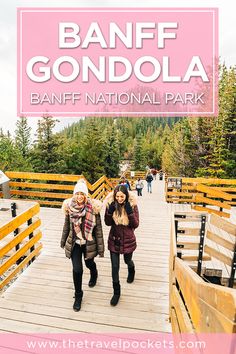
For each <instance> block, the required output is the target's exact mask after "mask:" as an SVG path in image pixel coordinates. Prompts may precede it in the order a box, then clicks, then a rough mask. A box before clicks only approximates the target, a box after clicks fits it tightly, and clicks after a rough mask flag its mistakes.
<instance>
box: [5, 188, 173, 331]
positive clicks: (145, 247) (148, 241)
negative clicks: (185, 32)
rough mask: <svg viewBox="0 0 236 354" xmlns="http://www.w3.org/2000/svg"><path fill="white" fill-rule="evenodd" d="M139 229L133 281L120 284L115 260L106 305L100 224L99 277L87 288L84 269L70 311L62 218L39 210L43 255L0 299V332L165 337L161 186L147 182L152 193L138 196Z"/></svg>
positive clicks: (166, 219) (107, 275)
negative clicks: (79, 295) (117, 287)
mask: <svg viewBox="0 0 236 354" xmlns="http://www.w3.org/2000/svg"><path fill="white" fill-rule="evenodd" d="M138 202H139V204H138V205H139V210H140V226H139V228H138V229H137V230H136V236H137V242H138V248H137V250H136V251H135V253H134V261H135V265H136V279H135V281H134V283H132V284H128V283H127V282H126V277H127V269H126V266H125V264H124V262H123V260H121V271H120V275H121V287H122V295H121V299H120V302H119V304H118V305H117V306H116V307H111V306H110V303H109V302H110V298H111V295H112V281H111V267H110V258H109V252H108V251H107V235H108V230H109V228H108V227H106V226H105V225H104V235H105V245H106V252H105V257H104V258H97V266H98V272H99V278H98V282H97V285H96V287H94V288H92V289H91V288H89V287H88V285H87V283H88V279H89V272H88V270H87V269H86V268H85V267H84V277H83V290H84V298H83V302H82V308H81V311H80V312H74V311H73V309H72V305H73V294H74V290H73V284H72V270H71V261H70V260H68V259H67V258H66V257H65V255H64V251H63V250H62V249H60V247H59V244H60V238H61V232H62V225H63V221H64V216H63V214H62V211H61V210H60V209H50V208H41V218H42V223H43V224H42V227H41V229H42V232H43V239H42V242H43V250H42V253H41V254H40V256H39V257H38V258H37V259H36V261H35V262H34V263H33V264H31V265H30V267H28V268H27V269H26V271H24V272H23V273H22V274H21V275H20V276H19V277H18V279H17V280H16V281H15V282H14V284H12V285H11V286H10V287H9V288H8V289H7V290H6V291H5V292H4V293H3V294H2V295H1V297H0V331H9V332H28V333H29V332H48V333H52V332H54V333H56V332H57V333H62V332H64V333H66V332H92V333H95V332H96V333H97V332H123V333H126V332H127V333H128V332H146V331H157V332H171V325H170V323H169V314H168V312H169V309H168V306H169V284H168V281H169V279H168V261H169V260H168V258H169V235H170V218H171V211H172V208H171V207H170V206H169V205H168V204H167V203H165V201H164V182H163V181H154V182H153V193H152V194H148V193H147V191H146V188H145V190H144V191H143V197H139V199H138Z"/></svg>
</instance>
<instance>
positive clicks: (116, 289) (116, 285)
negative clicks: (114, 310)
mask: <svg viewBox="0 0 236 354" xmlns="http://www.w3.org/2000/svg"><path fill="white" fill-rule="evenodd" d="M113 290H114V293H113V296H112V298H111V301H110V304H111V306H116V305H117V304H118V302H119V299H120V283H114V282H113Z"/></svg>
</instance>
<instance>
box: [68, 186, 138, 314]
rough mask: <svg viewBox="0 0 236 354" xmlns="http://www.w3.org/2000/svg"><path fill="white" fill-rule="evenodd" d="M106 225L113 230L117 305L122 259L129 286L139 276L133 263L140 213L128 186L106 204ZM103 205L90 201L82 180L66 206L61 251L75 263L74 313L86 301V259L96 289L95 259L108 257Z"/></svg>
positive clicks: (111, 246) (111, 244)
mask: <svg viewBox="0 0 236 354" xmlns="http://www.w3.org/2000/svg"><path fill="white" fill-rule="evenodd" d="M105 204H106V211H105V223H106V225H108V226H111V229H110V233H109V238H108V249H109V251H110V259H111V268H112V284H113V296H112V298H111V301H110V304H111V305H112V306H115V305H117V303H118V301H119V298H120V294H121V286H120V279H119V269H120V255H121V254H123V257H124V261H125V263H126V264H127V268H128V276H127V282H128V283H132V282H133V280H134V276H135V266H134V262H133V260H132V256H133V252H134V250H135V249H136V238H135V235H134V229H135V228H137V227H138V225H139V213H138V207H137V202H136V196H135V195H134V194H133V193H132V192H129V191H128V190H127V188H126V187H125V186H124V185H118V186H117V187H116V188H115V190H114V192H111V193H110V194H109V195H108V196H107V198H106V201H105ZM101 207H102V203H101V202H100V201H98V200H94V199H90V198H88V189H87V186H86V183H85V181H83V180H80V181H78V182H77V184H76V186H75V188H74V194H73V197H72V198H70V199H66V200H65V201H64V203H63V210H64V212H65V222H64V227H63V232H62V238H61V247H62V248H64V249H65V254H66V256H67V257H68V258H71V261H72V269H73V271H72V273H73V282H74V289H75V301H74V305H73V309H74V310H75V311H79V310H80V308H81V302H82V298H83V290H82V276H83V263H82V257H84V261H85V266H86V267H87V268H88V269H89V270H90V280H89V283H88V285H89V286H90V287H94V286H95V285H96V282H97V277H98V271H97V267H96V263H95V261H94V258H95V257H96V256H97V255H99V256H101V257H103V256H104V241H103V232H102V225H101V216H100V211H101Z"/></svg>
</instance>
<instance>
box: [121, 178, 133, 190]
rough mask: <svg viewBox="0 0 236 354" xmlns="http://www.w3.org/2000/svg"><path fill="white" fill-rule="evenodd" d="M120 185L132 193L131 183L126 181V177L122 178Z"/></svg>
mask: <svg viewBox="0 0 236 354" xmlns="http://www.w3.org/2000/svg"><path fill="white" fill-rule="evenodd" d="M119 184H121V185H124V186H125V187H126V188H127V189H128V190H129V191H131V186H130V183H129V181H128V179H126V178H125V177H124V176H123V177H121V179H120V181H119Z"/></svg>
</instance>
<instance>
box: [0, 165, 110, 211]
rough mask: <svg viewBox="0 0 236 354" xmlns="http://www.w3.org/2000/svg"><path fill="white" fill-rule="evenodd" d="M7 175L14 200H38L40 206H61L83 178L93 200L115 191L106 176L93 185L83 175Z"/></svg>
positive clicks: (23, 173)
mask: <svg viewBox="0 0 236 354" xmlns="http://www.w3.org/2000/svg"><path fill="white" fill-rule="evenodd" d="M5 173H6V175H7V176H8V177H9V178H10V179H11V180H10V182H9V186H10V195H11V196H12V197H13V198H20V199H21V200H23V199H26V200H28V199H30V200H36V201H37V202H38V203H40V205H50V206H61V204H62V202H63V200H64V199H67V198H70V197H71V196H72V191H73V189H74V184H75V183H76V182H77V181H78V180H79V179H81V178H83V179H84V180H85V181H86V183H87V186H88V190H89V195H90V197H92V198H97V199H101V200H103V199H104V198H105V196H106V195H107V193H109V192H110V191H111V190H112V189H113V185H112V182H111V181H110V180H109V179H108V178H107V177H106V176H102V177H100V178H99V179H98V180H97V181H96V182H95V183H93V184H91V183H90V182H89V181H88V180H87V179H86V178H85V177H84V176H83V175H66V174H55V173H35V172H14V171H6V172H5ZM42 182H43V183H42ZM72 182H73V184H72Z"/></svg>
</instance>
